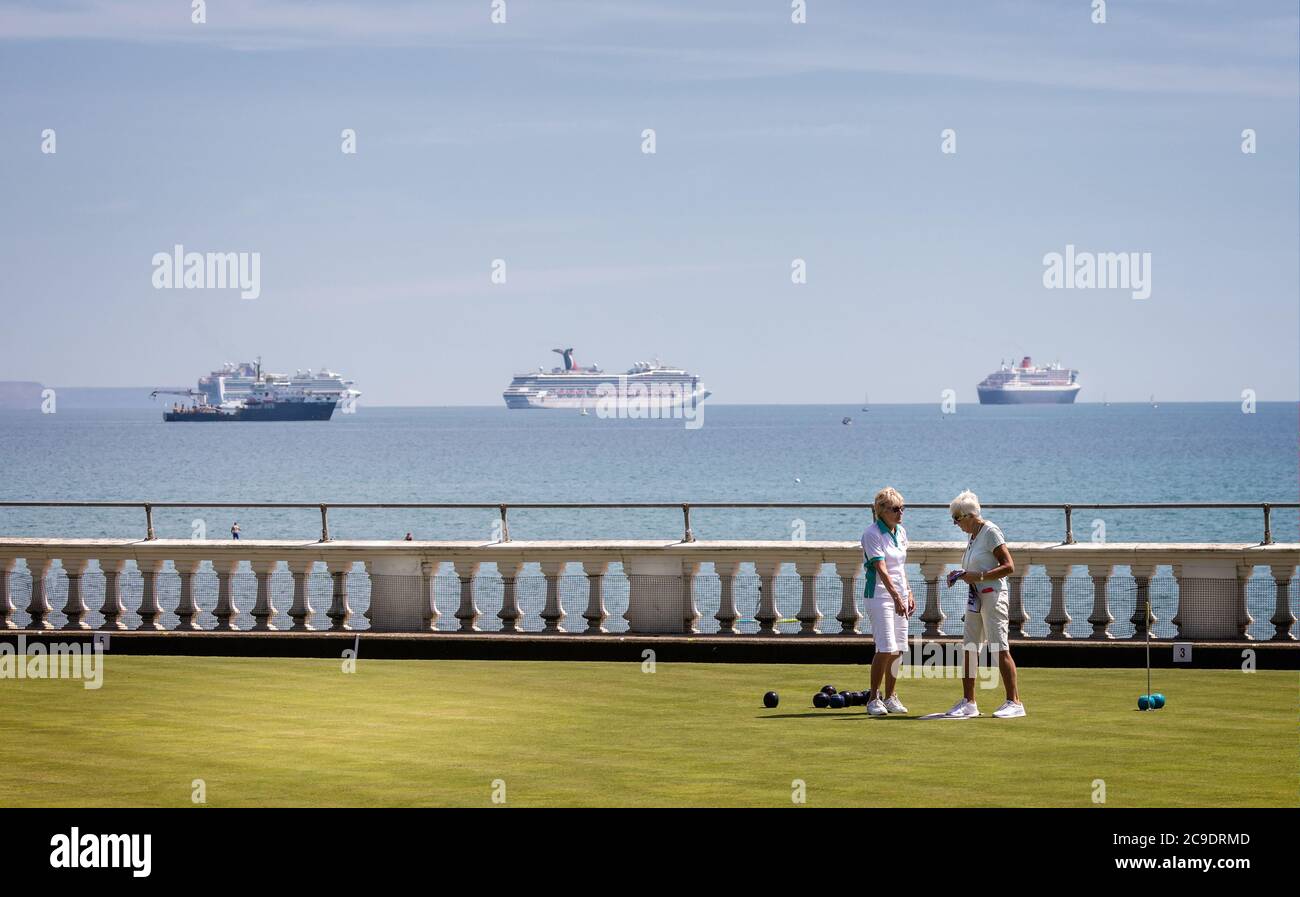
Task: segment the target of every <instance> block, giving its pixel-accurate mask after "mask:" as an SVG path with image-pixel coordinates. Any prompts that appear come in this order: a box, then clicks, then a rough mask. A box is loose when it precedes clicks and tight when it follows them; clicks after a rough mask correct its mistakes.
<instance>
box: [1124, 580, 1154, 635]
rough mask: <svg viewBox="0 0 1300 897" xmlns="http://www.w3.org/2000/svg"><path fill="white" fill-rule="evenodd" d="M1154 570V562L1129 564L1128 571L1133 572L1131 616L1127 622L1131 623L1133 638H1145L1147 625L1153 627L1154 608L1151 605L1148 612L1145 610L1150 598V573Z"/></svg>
mask: <svg viewBox="0 0 1300 897" xmlns="http://www.w3.org/2000/svg"><path fill="white" fill-rule="evenodd" d="M1155 570H1156V568H1155V565H1154V564H1131V565H1129V571H1130V572H1131V573H1132V574H1133V616H1132V617H1130V618H1129V622H1130V623H1132V624H1133V635H1132V638H1134V639H1139V640H1140V639H1145V638H1146V635H1147V629H1148V627H1149V628H1151V629H1152V630H1154V629H1155V625H1156V613H1155V608H1154V607H1152V608H1151V609H1150V613H1149V614H1148V610H1147V604H1148V603H1149V602H1150V600H1151V574H1153V573H1155Z"/></svg>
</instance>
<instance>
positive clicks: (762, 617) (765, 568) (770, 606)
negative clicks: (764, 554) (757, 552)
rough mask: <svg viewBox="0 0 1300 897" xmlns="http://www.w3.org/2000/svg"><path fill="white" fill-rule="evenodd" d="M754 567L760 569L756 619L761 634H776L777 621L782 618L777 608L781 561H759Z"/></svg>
mask: <svg viewBox="0 0 1300 897" xmlns="http://www.w3.org/2000/svg"><path fill="white" fill-rule="evenodd" d="M754 569H755V570H757V571H758V588H759V592H760V594H759V596H758V610H756V611H754V619H755V620H757V621H758V634H759V635H776V633H777V630H776V621H777V620H779V619H781V617H780V616H779V615H778V613H777V609H776V577H777V574H778V573H779V572H780V571H781V562H780V561H769V560H763V561H757V562H755V564H754Z"/></svg>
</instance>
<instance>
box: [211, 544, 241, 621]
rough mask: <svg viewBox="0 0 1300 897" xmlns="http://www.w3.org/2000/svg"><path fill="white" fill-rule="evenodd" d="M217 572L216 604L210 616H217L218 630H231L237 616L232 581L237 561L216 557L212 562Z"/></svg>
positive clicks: (237, 611) (237, 567) (237, 609)
mask: <svg viewBox="0 0 1300 897" xmlns="http://www.w3.org/2000/svg"><path fill="white" fill-rule="evenodd" d="M212 568H213V569H214V570H215V571H216V573H217V606H216V607H214V608H213V609H212V616H214V617H216V618H217V625H216V630H217V631H218V632H232V631H234V629H235V628H236V625H235V624H236V620H237V619H238V617H239V606H238V605H237V604H235V593H234V589H233V588H232V584H233V583H232V581H233V579H234V577H235V573H236V571H238V569H239V561H237V560H231V559H230V558H218V559H216V560H214V561H213V562H212Z"/></svg>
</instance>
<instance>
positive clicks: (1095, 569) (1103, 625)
mask: <svg viewBox="0 0 1300 897" xmlns="http://www.w3.org/2000/svg"><path fill="white" fill-rule="evenodd" d="M1112 569H1113V568H1112V566H1111V565H1110V564H1089V565H1088V577H1089V578H1090V579H1091V580H1092V613H1090V614H1088V622H1089V623H1091V624H1092V635H1090V636H1088V637H1089V638H1092V639H1108V638H1110V637H1111V635H1110V624H1111V623H1114V622H1115V618H1114V617H1112V616H1111V614H1110V602H1109V600H1108V598H1107V595H1106V588H1107V586H1108V584H1109V583H1110V574H1111V570H1112Z"/></svg>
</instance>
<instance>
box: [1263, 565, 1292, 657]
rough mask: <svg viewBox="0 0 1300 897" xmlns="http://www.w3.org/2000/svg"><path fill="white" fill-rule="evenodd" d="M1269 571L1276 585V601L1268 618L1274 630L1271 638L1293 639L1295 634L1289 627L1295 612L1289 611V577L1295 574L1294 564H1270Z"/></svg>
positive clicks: (1277, 640) (1280, 639)
mask: <svg viewBox="0 0 1300 897" xmlns="http://www.w3.org/2000/svg"><path fill="white" fill-rule="evenodd" d="M1269 571H1270V572H1271V573H1272V574H1273V584H1274V585H1275V586H1276V587H1277V601H1276V603H1275V604H1274V606H1273V616H1272V618H1271V619H1270V620H1269V622H1270V623H1272V624H1273V629H1274V630H1275V634H1274V636H1273V639H1272V640H1273V641H1275V642H1289V641H1294V640H1295V636H1294V635H1292V634H1291V627H1292V626H1294V625H1295V614H1293V613H1292V612H1291V579H1292V578H1293V577H1294V576H1295V564H1270V565H1269Z"/></svg>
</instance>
